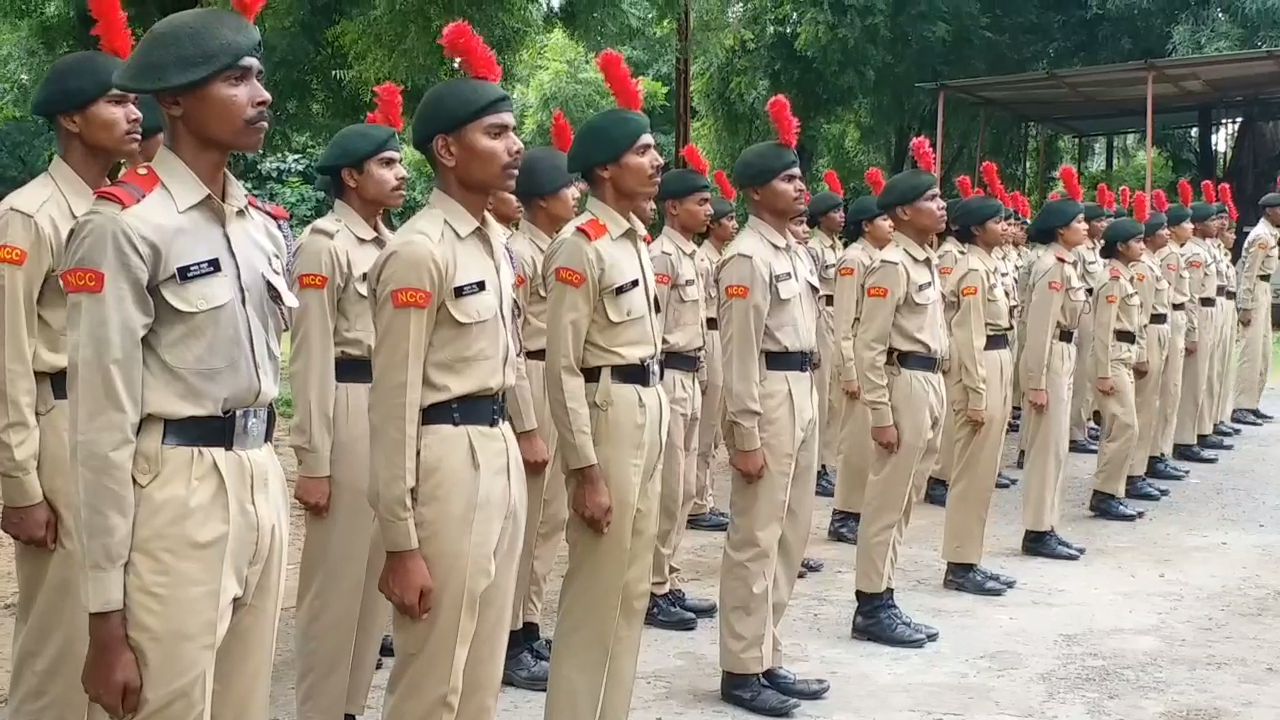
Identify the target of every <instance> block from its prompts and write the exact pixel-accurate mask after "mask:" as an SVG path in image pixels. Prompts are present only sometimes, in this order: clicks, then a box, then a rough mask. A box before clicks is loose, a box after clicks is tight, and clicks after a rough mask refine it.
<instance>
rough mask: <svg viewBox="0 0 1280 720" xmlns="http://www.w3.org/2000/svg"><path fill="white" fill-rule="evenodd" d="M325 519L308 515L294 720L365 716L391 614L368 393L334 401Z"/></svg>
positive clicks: (350, 391)
mask: <svg viewBox="0 0 1280 720" xmlns="http://www.w3.org/2000/svg"><path fill="white" fill-rule="evenodd" d="M333 410H334V412H333V447H332V449H331V451H330V472H331V473H332V475H331V479H330V482H329V514H328V515H327V516H326V517H316V516H315V515H312V514H310V513H308V514H307V516H306V540H305V541H304V543H303V546H302V562H301V565H300V567H299V569H298V610H297V618H296V630H295V632H294V640H293V647H294V664H295V667H296V669H297V678H296V682H297V692H296V696H297V710H298V720H333V719H334V718H335V717H336V713H337V710H336V708H339V707H341V708H345V709H344V710H343V712H345V713H349V714H351V715H363V714H364V711H365V702H366V701H367V700H368V697H369V686H370V684H372V682H373V666H374V664H375V663H376V662H377V661H378V646H379V644H380V643H381V640H382V631H383V630H384V629H385V628H386V626H387V622H388V620H389V619H390V616H391V607H390V604H389V603H387V601H386V599H385V598H383V596H382V593H381V592H379V591H378V577H379V576H380V575H381V574H382V563H383V559H384V558H385V557H386V553H385V552H384V551H383V549H382V539H381V536H380V535H379V533H378V529H377V525H376V523H375V522H374V518H373V509H372V508H371V507H369V386H368V385H364V384H345V383H342V384H339V385H338V386H337V392H336V394H335V395H334V408H333Z"/></svg>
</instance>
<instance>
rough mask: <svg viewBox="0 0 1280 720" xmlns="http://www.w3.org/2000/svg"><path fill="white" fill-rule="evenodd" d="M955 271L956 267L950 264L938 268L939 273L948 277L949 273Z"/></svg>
mask: <svg viewBox="0 0 1280 720" xmlns="http://www.w3.org/2000/svg"><path fill="white" fill-rule="evenodd" d="M955 271H956V269H955V268H953V267H951V266H949V265H943V266H942V267H940V268H938V274H939V275H941V276H942V277H947V276H948V275H950V274H951V273H953V272H955Z"/></svg>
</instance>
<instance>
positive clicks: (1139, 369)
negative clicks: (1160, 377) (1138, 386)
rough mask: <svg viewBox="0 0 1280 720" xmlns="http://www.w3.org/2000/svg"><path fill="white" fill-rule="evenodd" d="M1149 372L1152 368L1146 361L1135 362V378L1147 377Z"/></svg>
mask: <svg viewBox="0 0 1280 720" xmlns="http://www.w3.org/2000/svg"><path fill="white" fill-rule="evenodd" d="M1149 372H1151V368H1150V366H1149V365H1147V364H1146V363H1144V362H1140V363H1134V364H1133V377H1134V378H1136V379H1138V380H1141V379H1142V378H1144V377H1146V376H1147V373H1149Z"/></svg>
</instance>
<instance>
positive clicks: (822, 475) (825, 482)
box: [813, 465, 836, 498]
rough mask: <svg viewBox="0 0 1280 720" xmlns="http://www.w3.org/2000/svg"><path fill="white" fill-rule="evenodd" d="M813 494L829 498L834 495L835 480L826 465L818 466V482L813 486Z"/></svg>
mask: <svg viewBox="0 0 1280 720" xmlns="http://www.w3.org/2000/svg"><path fill="white" fill-rule="evenodd" d="M813 492H814V494H815V495H817V496H818V497H824V498H831V497H835V496H836V481H835V478H833V477H832V476H831V470H830V468H828V467H827V466H826V465H823V466H822V467H820V468H818V482H817V484H816V485H815V486H814V491H813Z"/></svg>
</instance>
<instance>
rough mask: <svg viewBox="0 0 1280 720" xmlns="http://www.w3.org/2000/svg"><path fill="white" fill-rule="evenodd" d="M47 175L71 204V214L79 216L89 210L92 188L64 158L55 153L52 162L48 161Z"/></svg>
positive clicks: (91, 202) (91, 201)
mask: <svg viewBox="0 0 1280 720" xmlns="http://www.w3.org/2000/svg"><path fill="white" fill-rule="evenodd" d="M49 175H50V177H52V178H53V184H54V185H56V186H57V187H58V192H60V193H62V197H64V198H66V200H67V204H68V205H70V206H71V214H72V215H75V216H76V217H80V216H81V215H84V214H85V213H87V212H89V206H90V205H92V204H93V189H92V188H90V187H89V186H88V185H87V184H86V183H85V181H84V180H82V179H81V178H80V176H79V175H77V174H76V171H75V170H72V169H71V166H70V165H68V164H67V161H66V160H63V159H62V158H61V157H59V156H57V155H55V156H54V157H53V162H51V163H49Z"/></svg>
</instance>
